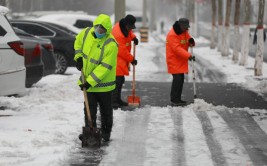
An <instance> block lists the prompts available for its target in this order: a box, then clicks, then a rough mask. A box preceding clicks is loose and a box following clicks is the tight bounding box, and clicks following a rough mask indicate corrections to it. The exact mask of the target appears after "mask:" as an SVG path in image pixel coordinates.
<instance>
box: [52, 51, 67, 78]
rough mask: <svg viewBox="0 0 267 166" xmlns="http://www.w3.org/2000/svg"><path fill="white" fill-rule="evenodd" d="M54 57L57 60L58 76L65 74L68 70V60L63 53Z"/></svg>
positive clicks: (58, 53) (57, 53) (55, 54)
mask: <svg viewBox="0 0 267 166" xmlns="http://www.w3.org/2000/svg"><path fill="white" fill-rule="evenodd" d="M54 57H55V60H56V71H55V73H56V74H64V73H65V71H66V70H67V68H68V61H67V58H66V57H65V56H64V54H62V53H61V52H55V53H54Z"/></svg>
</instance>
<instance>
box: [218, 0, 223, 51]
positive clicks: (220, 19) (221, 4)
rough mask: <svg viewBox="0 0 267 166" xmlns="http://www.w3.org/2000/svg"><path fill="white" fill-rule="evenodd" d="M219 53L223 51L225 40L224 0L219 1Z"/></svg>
mask: <svg viewBox="0 0 267 166" xmlns="http://www.w3.org/2000/svg"><path fill="white" fill-rule="evenodd" d="M218 26H219V27H218V51H222V38H223V0H218Z"/></svg>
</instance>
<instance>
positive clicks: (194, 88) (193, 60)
mask: <svg viewBox="0 0 267 166" xmlns="http://www.w3.org/2000/svg"><path fill="white" fill-rule="evenodd" d="M190 49H191V54H192V56H193V47H192V46H191V47H190ZM192 74H193V90H194V99H196V98H197V92H196V72H195V59H192Z"/></svg>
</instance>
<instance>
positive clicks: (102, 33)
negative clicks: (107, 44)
mask: <svg viewBox="0 0 267 166" xmlns="http://www.w3.org/2000/svg"><path fill="white" fill-rule="evenodd" d="M95 35H96V37H97V38H98V39H101V38H103V37H104V36H105V35H106V29H104V28H103V27H102V26H101V25H97V26H95Z"/></svg>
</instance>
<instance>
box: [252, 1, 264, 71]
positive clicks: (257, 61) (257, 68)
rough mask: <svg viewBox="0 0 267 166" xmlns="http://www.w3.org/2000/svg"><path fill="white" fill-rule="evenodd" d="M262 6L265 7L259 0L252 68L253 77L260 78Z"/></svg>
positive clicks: (261, 62) (262, 43)
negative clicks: (253, 64)
mask: <svg viewBox="0 0 267 166" xmlns="http://www.w3.org/2000/svg"><path fill="white" fill-rule="evenodd" d="M264 5H265V0H259V15H258V26H257V50H256V56H255V66H254V74H255V76H262V64H263V52H264V41H263V33H264V28H263V16H264Z"/></svg>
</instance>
